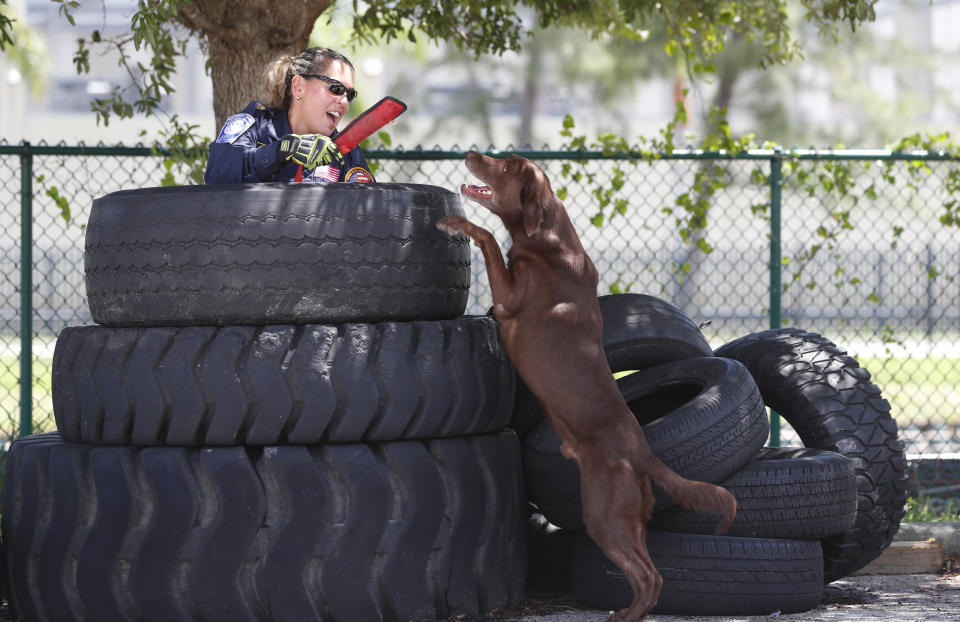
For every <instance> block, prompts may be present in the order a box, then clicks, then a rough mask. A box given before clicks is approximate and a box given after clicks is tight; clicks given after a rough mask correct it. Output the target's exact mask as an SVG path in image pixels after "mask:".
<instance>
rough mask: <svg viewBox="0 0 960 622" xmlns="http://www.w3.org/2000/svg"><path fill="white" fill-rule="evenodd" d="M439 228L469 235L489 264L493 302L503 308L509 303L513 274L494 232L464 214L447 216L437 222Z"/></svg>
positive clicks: (487, 264) (452, 232)
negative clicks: (468, 218) (476, 223)
mask: <svg viewBox="0 0 960 622" xmlns="http://www.w3.org/2000/svg"><path fill="white" fill-rule="evenodd" d="M437 228H438V229H440V230H441V231H446V232H447V233H450V234H455V233H462V234H464V235H466V236H469V237H470V238H471V239H472V240H473V243H474V244H475V245H476V246H477V248H479V249H480V252H482V253H483V261H484V263H485V264H486V266H487V279H488V280H489V281H490V291H491V293H492V294H493V303H494V305H495V306H497V307H500V308H501V309H502V308H503V307H504V306H505V305H507V306H508V302H507V301H508V298H509V295H510V292H511V291H512V290H513V275H511V274H510V270H509V269H508V268H507V264H506V262H504V260H503V253H502V252H501V251H500V245H499V244H497V240H496V238H494V237H493V234H492V233H490V232H489V231H487V230H486V229H484V228H483V227H479V226H477V225H475V224H473V223H472V222H470V221H469V220H467V219H466V218H464V217H463V216H447V217H446V218H444V219H442V220H441V221H440V222H438V223H437Z"/></svg>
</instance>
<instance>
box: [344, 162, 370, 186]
mask: <svg viewBox="0 0 960 622" xmlns="http://www.w3.org/2000/svg"><path fill="white" fill-rule="evenodd" d="M343 181H345V182H353V183H356V184H369V183H373V175H372V174H371V173H370V171H368V170H367V169H365V168H363V167H362V166H354V167H353V168H352V169H350V170H349V171H347V174H346V175H344V176H343Z"/></svg>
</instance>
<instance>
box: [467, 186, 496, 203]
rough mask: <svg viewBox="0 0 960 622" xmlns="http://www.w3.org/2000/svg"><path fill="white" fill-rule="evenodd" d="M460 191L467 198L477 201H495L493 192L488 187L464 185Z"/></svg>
mask: <svg viewBox="0 0 960 622" xmlns="http://www.w3.org/2000/svg"><path fill="white" fill-rule="evenodd" d="M460 191H461V192H462V193H463V194H465V195H466V196H467V198H470V199H475V200H477V201H489V200H491V199H493V190H491V189H490V188H489V187H487V186H473V185H467V184H463V185H462V186H460Z"/></svg>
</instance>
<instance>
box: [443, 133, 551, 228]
mask: <svg viewBox="0 0 960 622" xmlns="http://www.w3.org/2000/svg"><path fill="white" fill-rule="evenodd" d="M466 163H467V169H469V170H470V172H471V173H473V174H474V175H476V176H477V177H478V178H479V179H480V181H482V182H483V183H484V184H486V185H485V186H472V185H467V184H463V185H462V186H461V187H460V191H461V192H462V193H463V194H464V196H466V197H467V198H469V199H471V200H473V201H476V202H477V203H479V204H480V205H483V206H484V207H486V208H487V209H488V210H490V211H491V212H493V213H494V214H496V215H497V216H499V217H500V219H501V220H503V222H504V224H505V225H506V226H507V228H508V229H513V228H514V227H519V226H522V227H523V230H524V232H526V234H527V236H533V235H534V234H536V233H537V232H538V231H539V230H540V227H541V225H543V219H544V210H545V209H546V208H547V206H548V202H549V200H550V199H551V198H555V196H556V195H554V194H553V190H552V189H551V188H550V180H549V179H547V176H546V175H545V174H544V172H543V171H541V170H540V168H539V167H537V166H536V165H535V164H534V163H533V162H531V161H530V160H527V159H526V158H521V157H520V156H510V157H509V158H507V159H505V160H497V159H494V158H491V157H488V156H485V155H483V154H480V153H477V152H476V151H471V152H469V153H468V154H467V160H466Z"/></svg>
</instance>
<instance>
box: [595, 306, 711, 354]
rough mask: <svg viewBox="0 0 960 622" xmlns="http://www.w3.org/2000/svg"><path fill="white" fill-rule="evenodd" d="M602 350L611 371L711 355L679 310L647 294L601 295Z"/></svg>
mask: <svg viewBox="0 0 960 622" xmlns="http://www.w3.org/2000/svg"><path fill="white" fill-rule="evenodd" d="M598 301H599V303H600V313H601V314H602V315H603V350H604V352H605V353H606V355H607V362H608V363H610V369H612V370H613V371H614V372H618V371H627V370H635V369H647V368H648V367H653V366H655V365H660V364H661V363H669V362H671V361H679V360H682V359H689V358H695V357H700V356H713V350H712V349H711V348H710V344H708V343H707V340H706V338H704V336H703V333H701V332H700V328H699V327H698V326H697V325H696V323H694V321H693V320H691V319H690V318H689V317H687V316H686V315H685V314H684V313H683V311H681V310H680V309H679V307H677V306H675V305H673V304H671V303H669V302H667V301H665V300H661V299H660V298H656V297H654V296H648V295H646V294H614V295H607V296H600V297H599V298H598Z"/></svg>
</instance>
